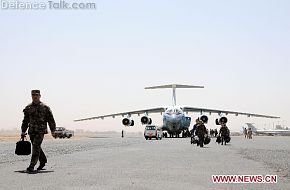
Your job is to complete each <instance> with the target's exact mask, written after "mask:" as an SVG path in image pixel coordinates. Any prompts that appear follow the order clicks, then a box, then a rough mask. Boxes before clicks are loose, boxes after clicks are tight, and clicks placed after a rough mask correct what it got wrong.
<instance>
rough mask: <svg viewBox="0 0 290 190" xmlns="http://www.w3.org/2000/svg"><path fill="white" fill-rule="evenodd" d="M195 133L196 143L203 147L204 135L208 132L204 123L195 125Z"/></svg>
mask: <svg viewBox="0 0 290 190" xmlns="http://www.w3.org/2000/svg"><path fill="white" fill-rule="evenodd" d="M195 134H196V135H197V136H198V139H199V143H197V145H198V146H199V145H200V146H201V147H203V142H204V137H205V135H206V134H208V131H207V129H206V127H205V125H204V124H199V125H197V127H196V130H195Z"/></svg>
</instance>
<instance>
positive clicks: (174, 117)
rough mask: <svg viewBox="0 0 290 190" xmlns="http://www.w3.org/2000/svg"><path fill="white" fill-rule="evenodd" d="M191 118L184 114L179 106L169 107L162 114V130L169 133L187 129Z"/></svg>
mask: <svg viewBox="0 0 290 190" xmlns="http://www.w3.org/2000/svg"><path fill="white" fill-rule="evenodd" d="M190 121H191V118H190V117H187V116H185V114H184V112H183V111H182V109H181V108H180V107H177V106H174V107H169V108H167V109H166V111H165V112H164V114H163V127H162V129H163V130H166V131H168V132H169V133H180V132H181V131H183V130H186V129H188V127H189V126H190Z"/></svg>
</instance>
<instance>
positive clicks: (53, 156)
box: [0, 136, 290, 190]
mask: <svg viewBox="0 0 290 190" xmlns="http://www.w3.org/2000/svg"><path fill="white" fill-rule="evenodd" d="M289 144H290V138H289V137H255V136H254V139H252V140H246V139H244V138H243V137H232V141H231V143H230V144H229V145H227V146H221V145H218V144H216V143H215V139H212V142H211V143H210V144H209V145H207V146H206V147H205V148H199V147H197V146H195V145H191V144H190V139H181V138H180V139H163V140H161V141H156V140H152V141H146V140H145V139H144V138H142V137H131V138H124V139H121V138H119V137H112V138H83V139H78V140H74V139H65V140H64V139H57V140H55V139H53V140H52V139H49V140H45V141H44V143H43V149H44V152H45V153H46V155H47V157H48V164H47V166H46V170H43V171H41V172H40V173H37V174H27V173H24V172H23V171H24V170H25V169H26V167H27V166H28V164H29V161H30V156H24V157H23V156H16V155H14V149H15V142H0V147H1V149H0V156H1V157H0V189H15V190H16V189H18V190H19V189H29V190H34V189H35V190H39V189H54V190H55V189H70V190H72V189H126V190H127V189H191V190H192V189H289V187H290V180H289V178H290V164H289V158H290V146H289ZM215 174H217V175H219V174H225V175H238V174H244V175H267V174H271V175H278V183H276V184H214V183H213V182H212V175H215Z"/></svg>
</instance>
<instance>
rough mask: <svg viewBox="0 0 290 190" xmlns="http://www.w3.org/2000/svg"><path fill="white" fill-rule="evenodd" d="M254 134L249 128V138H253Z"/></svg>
mask: <svg viewBox="0 0 290 190" xmlns="http://www.w3.org/2000/svg"><path fill="white" fill-rule="evenodd" d="M252 134H253V132H252V129H251V128H249V129H248V139H252Z"/></svg>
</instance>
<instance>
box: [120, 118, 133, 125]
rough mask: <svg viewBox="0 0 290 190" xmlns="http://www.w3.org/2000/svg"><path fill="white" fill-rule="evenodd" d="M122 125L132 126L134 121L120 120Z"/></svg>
mask: <svg viewBox="0 0 290 190" xmlns="http://www.w3.org/2000/svg"><path fill="white" fill-rule="evenodd" d="M122 124H123V125H125V126H128V127H129V126H134V120H133V119H131V118H124V119H123V120H122Z"/></svg>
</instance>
